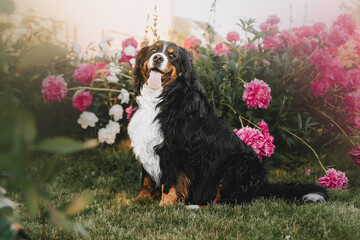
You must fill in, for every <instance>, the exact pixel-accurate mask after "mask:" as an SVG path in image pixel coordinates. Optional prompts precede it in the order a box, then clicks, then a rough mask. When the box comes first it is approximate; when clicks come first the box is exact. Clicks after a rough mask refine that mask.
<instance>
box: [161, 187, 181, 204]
mask: <svg viewBox="0 0 360 240" xmlns="http://www.w3.org/2000/svg"><path fill="white" fill-rule="evenodd" d="M178 198H179V197H178V195H177V193H176V190H175V188H171V189H170V190H169V192H168V193H163V194H162V196H161V201H160V204H159V205H160V206H172V205H174V204H175V202H176V201H177V200H178Z"/></svg>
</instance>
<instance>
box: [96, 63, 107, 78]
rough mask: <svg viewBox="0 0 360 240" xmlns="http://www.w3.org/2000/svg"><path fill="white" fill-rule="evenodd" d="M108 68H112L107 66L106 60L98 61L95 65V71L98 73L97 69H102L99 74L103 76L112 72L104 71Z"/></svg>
mask: <svg viewBox="0 0 360 240" xmlns="http://www.w3.org/2000/svg"><path fill="white" fill-rule="evenodd" d="M106 69H110V68H109V67H108V66H107V63H105V62H98V63H96V65H95V73H96V71H98V70H101V72H99V73H98V74H99V76H103V75H106V76H109V75H110V72H109V71H104V70H106Z"/></svg>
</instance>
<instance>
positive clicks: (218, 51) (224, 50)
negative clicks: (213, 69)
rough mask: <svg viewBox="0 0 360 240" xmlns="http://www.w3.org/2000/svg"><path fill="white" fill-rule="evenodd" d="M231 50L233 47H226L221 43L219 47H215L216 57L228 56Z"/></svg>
mask: <svg viewBox="0 0 360 240" xmlns="http://www.w3.org/2000/svg"><path fill="white" fill-rule="evenodd" d="M230 49H231V47H229V46H228V45H226V44H224V43H219V44H218V45H216V46H215V55H216V56H219V55H224V54H226V53H227V52H228V51H229V50H230Z"/></svg>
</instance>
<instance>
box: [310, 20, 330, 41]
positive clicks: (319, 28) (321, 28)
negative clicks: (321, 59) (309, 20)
mask: <svg viewBox="0 0 360 240" xmlns="http://www.w3.org/2000/svg"><path fill="white" fill-rule="evenodd" d="M313 30H314V34H316V35H318V36H319V37H320V38H321V39H324V38H325V36H326V33H327V27H326V25H325V24H324V23H322V22H317V23H315V24H314V25H313Z"/></svg>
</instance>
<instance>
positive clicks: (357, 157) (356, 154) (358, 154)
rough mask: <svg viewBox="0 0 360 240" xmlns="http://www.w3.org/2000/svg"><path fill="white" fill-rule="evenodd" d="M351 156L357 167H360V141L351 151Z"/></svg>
mask: <svg viewBox="0 0 360 240" xmlns="http://www.w3.org/2000/svg"><path fill="white" fill-rule="evenodd" d="M349 156H350V157H351V158H352V160H353V161H354V163H355V165H356V166H357V167H360V143H357V144H355V150H353V151H351V152H349Z"/></svg>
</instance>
